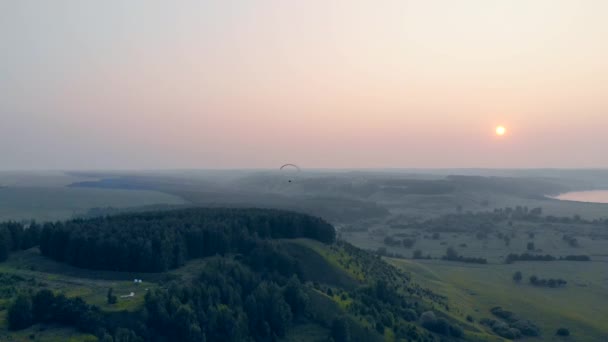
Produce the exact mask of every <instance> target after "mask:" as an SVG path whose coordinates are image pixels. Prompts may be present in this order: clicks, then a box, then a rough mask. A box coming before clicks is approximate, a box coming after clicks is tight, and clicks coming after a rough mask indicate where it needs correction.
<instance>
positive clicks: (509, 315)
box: [480, 306, 541, 339]
mask: <svg viewBox="0 0 608 342" xmlns="http://www.w3.org/2000/svg"><path fill="white" fill-rule="evenodd" d="M490 312H491V313H492V314H493V315H494V316H496V317H498V318H500V319H502V321H500V320H495V319H491V318H484V319H482V320H480V323H481V324H483V325H486V326H489V327H490V328H491V329H492V331H494V333H496V334H497V335H499V336H502V337H504V338H508V339H518V338H521V337H522V336H526V337H534V336H540V333H541V331H540V329H539V328H538V326H537V325H536V324H534V323H533V322H532V321H529V320H526V319H521V318H520V317H518V316H517V315H516V314H514V313H513V312H511V311H507V310H504V309H503V308H501V307H499V306H497V307H494V308H492V309H491V310H490Z"/></svg>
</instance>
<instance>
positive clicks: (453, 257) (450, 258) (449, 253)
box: [441, 247, 488, 264]
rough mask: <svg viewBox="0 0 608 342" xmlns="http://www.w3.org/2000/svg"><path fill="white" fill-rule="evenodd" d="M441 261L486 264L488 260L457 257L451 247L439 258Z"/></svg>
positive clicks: (456, 253)
mask: <svg viewBox="0 0 608 342" xmlns="http://www.w3.org/2000/svg"><path fill="white" fill-rule="evenodd" d="M441 259H442V260H447V261H458V262H466V263H471V264H487V263H488V260H486V259H485V258H475V257H464V256H462V255H459V254H458V252H456V250H455V249H454V248H452V247H449V248H448V249H447V251H446V253H445V255H444V256H442V257H441Z"/></svg>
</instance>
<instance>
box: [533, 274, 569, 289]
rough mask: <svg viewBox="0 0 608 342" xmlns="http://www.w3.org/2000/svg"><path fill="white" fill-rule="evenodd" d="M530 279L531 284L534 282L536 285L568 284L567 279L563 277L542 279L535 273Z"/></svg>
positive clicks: (554, 285) (560, 285) (557, 285)
mask: <svg viewBox="0 0 608 342" xmlns="http://www.w3.org/2000/svg"><path fill="white" fill-rule="evenodd" d="M529 281H530V284H532V285H534V286H540V287H552V288H555V287H562V286H566V284H567V283H568V282H567V281H565V280H564V279H561V278H557V279H553V278H549V279H541V278H538V277H537V276H535V275H533V276H531V277H530V279H529Z"/></svg>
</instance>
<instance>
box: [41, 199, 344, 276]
mask: <svg viewBox="0 0 608 342" xmlns="http://www.w3.org/2000/svg"><path fill="white" fill-rule="evenodd" d="M300 237H301V238H309V239H314V240H318V241H321V242H324V243H332V242H334V241H335V230H334V228H333V227H332V226H331V225H330V224H328V223H327V222H325V221H323V220H321V219H319V218H315V217H312V216H308V215H304V214H299V213H294V212H287V211H278V210H269V209H185V210H177V211H167V212H147V213H140V214H124V215H118V216H110V217H99V218H93V219H86V220H85V219H77V220H71V221H67V222H57V223H50V224H45V225H44V227H43V228H42V232H41V234H40V250H41V252H42V254H43V255H45V256H48V257H50V258H53V259H55V260H57V261H62V262H67V263H68V264H71V265H74V266H77V267H83V268H90V269H103V270H114V271H138V272H162V271H166V270H168V269H173V268H176V267H179V266H181V265H183V264H184V262H185V261H186V260H189V259H193V258H201V257H208V256H212V255H216V254H219V255H224V254H226V253H244V254H247V253H249V252H251V250H252V249H254V248H255V246H256V244H257V242H258V241H259V240H267V239H280V238H288V239H291V238H300Z"/></svg>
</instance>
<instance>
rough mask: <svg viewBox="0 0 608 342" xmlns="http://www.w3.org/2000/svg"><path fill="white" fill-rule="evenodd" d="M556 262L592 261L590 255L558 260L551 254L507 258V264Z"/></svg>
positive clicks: (523, 254)
mask: <svg viewBox="0 0 608 342" xmlns="http://www.w3.org/2000/svg"><path fill="white" fill-rule="evenodd" d="M556 260H565V261H591V258H590V257H589V256H588V255H567V256H565V257H559V258H556V257H554V256H552V255H549V254H545V255H542V254H530V253H522V254H515V253H511V254H509V255H507V257H506V258H505V263H507V264H512V263H514V262H515V261H556Z"/></svg>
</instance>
